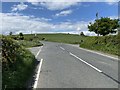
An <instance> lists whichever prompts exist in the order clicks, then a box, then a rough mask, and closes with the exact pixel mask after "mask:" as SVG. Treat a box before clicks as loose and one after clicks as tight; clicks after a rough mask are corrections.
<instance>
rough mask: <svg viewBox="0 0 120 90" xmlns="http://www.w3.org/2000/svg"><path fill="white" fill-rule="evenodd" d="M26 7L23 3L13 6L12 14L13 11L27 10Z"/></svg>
mask: <svg viewBox="0 0 120 90" xmlns="http://www.w3.org/2000/svg"><path fill="white" fill-rule="evenodd" d="M27 7H28V5H25V4H23V3H20V4H18V5H14V6H13V7H12V11H13V12H14V11H22V10H25V9H27Z"/></svg>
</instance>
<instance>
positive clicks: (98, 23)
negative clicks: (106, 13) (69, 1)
mask: <svg viewBox="0 0 120 90" xmlns="http://www.w3.org/2000/svg"><path fill="white" fill-rule="evenodd" d="M118 27H119V25H118V19H110V18H108V17H105V18H103V17H101V19H97V20H95V22H94V23H91V22H90V23H89V25H88V29H89V31H90V32H92V31H93V32H95V33H96V34H98V35H103V36H105V35H107V34H109V33H116V30H115V29H116V28H118Z"/></svg>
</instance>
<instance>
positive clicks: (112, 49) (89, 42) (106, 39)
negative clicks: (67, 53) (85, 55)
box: [24, 34, 120, 55]
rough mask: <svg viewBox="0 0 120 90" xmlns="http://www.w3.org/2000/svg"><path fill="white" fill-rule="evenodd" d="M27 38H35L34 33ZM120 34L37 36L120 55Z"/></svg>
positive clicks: (27, 35)
mask: <svg viewBox="0 0 120 90" xmlns="http://www.w3.org/2000/svg"><path fill="white" fill-rule="evenodd" d="M24 36H25V40H29V39H31V38H33V39H34V34H32V35H31V34H26V35H24ZM119 36H120V35H110V36H99V37H97V36H80V35H77V34H38V35H37V36H36V38H37V39H39V40H45V41H52V42H60V43H69V44H79V45H80V47H82V48H87V49H91V50H97V51H102V52H105V53H109V54H114V55H119V53H118V46H119V41H120V37H119Z"/></svg>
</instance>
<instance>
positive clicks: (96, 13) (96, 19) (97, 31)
mask: <svg viewBox="0 0 120 90" xmlns="http://www.w3.org/2000/svg"><path fill="white" fill-rule="evenodd" d="M97 20H98V12H97V13H96V23H97V34H98V36H99V32H98V22H97Z"/></svg>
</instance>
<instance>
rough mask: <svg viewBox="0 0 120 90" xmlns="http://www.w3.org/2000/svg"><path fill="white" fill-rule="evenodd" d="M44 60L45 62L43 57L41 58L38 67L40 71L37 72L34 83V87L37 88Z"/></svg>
mask: <svg viewBox="0 0 120 90" xmlns="http://www.w3.org/2000/svg"><path fill="white" fill-rule="evenodd" d="M42 62H43V59H41V61H40V66H39V68H38V72H37V76H36V79H35V83H34V86H33V88H37V84H38V79H39V76H40V71H41V67H42Z"/></svg>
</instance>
